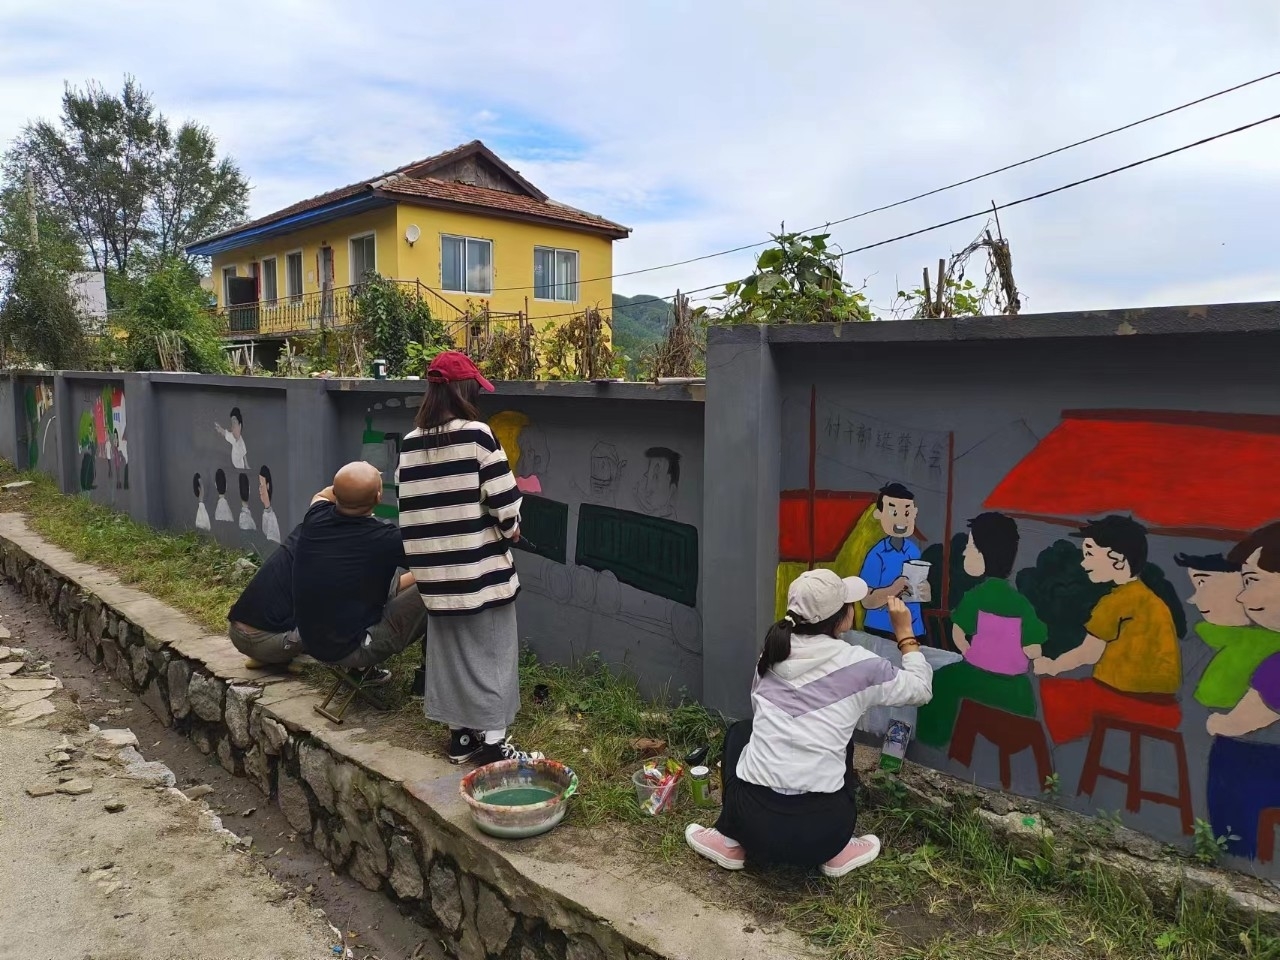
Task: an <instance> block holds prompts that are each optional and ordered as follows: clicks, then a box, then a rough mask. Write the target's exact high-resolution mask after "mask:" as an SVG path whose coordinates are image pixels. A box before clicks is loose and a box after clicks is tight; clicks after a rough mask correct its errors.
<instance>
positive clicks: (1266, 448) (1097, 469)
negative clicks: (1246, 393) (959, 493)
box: [985, 410, 1280, 539]
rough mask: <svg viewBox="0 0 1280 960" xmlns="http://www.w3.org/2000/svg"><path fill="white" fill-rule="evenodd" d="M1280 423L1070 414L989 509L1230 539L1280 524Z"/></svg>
mask: <svg viewBox="0 0 1280 960" xmlns="http://www.w3.org/2000/svg"><path fill="white" fill-rule="evenodd" d="M1278 482H1280V417H1271V416H1263V415H1251V414H1240V415H1236V414H1206V413H1190V412H1184V411H1174V410H1090V411H1067V412H1065V413H1063V415H1062V423H1061V424H1059V425H1058V426H1057V427H1056V428H1055V429H1054V430H1053V431H1052V432H1051V433H1049V435H1048V436H1046V437H1045V438H1044V439H1043V440H1041V441H1040V443H1039V444H1037V446H1036V448H1035V449H1034V450H1032V451H1031V453H1029V454H1028V455H1027V456H1026V457H1024V458H1023V459H1022V460H1021V462H1019V463H1018V465H1017V466H1016V467H1014V468H1013V469H1012V470H1011V471H1010V472H1009V473H1008V474H1007V475H1006V476H1005V478H1004V480H1002V481H1001V482H1000V484H999V485H998V486H997V487H996V488H995V490H994V491H992V493H991V495H990V496H989V497H988V498H987V500H986V504H985V505H986V507H987V508H988V509H991V510H1000V511H1003V512H1005V513H1010V514H1014V515H1017V516H1022V517H1028V518H1035V519H1044V520H1084V519H1088V518H1093V517H1097V516H1101V515H1105V514H1108V513H1124V514H1131V515H1132V516H1134V517H1135V518H1137V519H1139V520H1141V521H1142V522H1144V523H1146V524H1147V525H1148V526H1149V527H1150V528H1151V530H1152V532H1153V533H1161V534H1182V535H1187V536H1205V537H1212V538H1215V539H1234V538H1238V537H1241V536H1243V535H1244V534H1245V533H1247V532H1249V531H1250V530H1254V529H1256V528H1257V527H1260V526H1262V525H1263V524H1266V523H1269V522H1271V521H1273V520H1276V519H1280V497H1277V494H1276V488H1277V483H1278Z"/></svg>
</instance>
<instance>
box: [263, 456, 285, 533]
mask: <svg viewBox="0 0 1280 960" xmlns="http://www.w3.org/2000/svg"><path fill="white" fill-rule="evenodd" d="M273 493H274V487H273V486H272V484H271V468H270V467H268V466H267V465H266V464H265V463H264V464H263V465H262V466H261V467H260V468H259V470H258V499H259V500H260V501H261V502H262V535H263V536H264V537H266V538H267V539H268V540H270V541H271V542H272V543H279V542H280V521H279V520H278V519H277V518H276V512H275V510H273V509H272V508H271V497H272V494H273Z"/></svg>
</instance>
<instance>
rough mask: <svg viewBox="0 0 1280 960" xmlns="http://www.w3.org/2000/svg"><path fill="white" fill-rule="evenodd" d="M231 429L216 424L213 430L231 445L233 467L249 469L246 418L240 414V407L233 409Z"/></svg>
mask: <svg viewBox="0 0 1280 960" xmlns="http://www.w3.org/2000/svg"><path fill="white" fill-rule="evenodd" d="M230 422H231V428H230V429H229V430H228V429H226V428H224V427H223V426H222V424H220V423H215V424H214V425H213V429H214V430H216V431H217V432H218V434H219V436H221V437H222V439H223V440H225V441H227V443H229V444H231V465H232V466H233V467H235V468H236V469H237V470H248V469H249V451H248V450H247V449H246V448H245V445H244V417H243V416H242V415H241V413H240V408H239V407H232V408H231V421H230Z"/></svg>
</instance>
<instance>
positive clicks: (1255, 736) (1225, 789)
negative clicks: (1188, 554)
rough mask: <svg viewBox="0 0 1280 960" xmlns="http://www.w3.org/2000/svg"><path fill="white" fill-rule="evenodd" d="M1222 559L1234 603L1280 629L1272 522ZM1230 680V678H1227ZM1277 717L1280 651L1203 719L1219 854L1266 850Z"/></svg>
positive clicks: (1279, 786) (1279, 570) (1276, 783)
mask: <svg viewBox="0 0 1280 960" xmlns="http://www.w3.org/2000/svg"><path fill="white" fill-rule="evenodd" d="M1227 559H1228V561H1230V562H1231V563H1239V564H1240V570H1241V590H1240V593H1239V595H1238V597H1237V600H1238V602H1239V604H1240V609H1241V610H1242V611H1243V612H1244V614H1245V616H1247V617H1248V618H1249V620H1250V621H1251V622H1252V623H1254V624H1256V625H1257V626H1258V627H1260V628H1262V629H1263V630H1264V631H1266V632H1267V633H1269V634H1276V633H1280V523H1272V524H1269V525H1268V526H1265V527H1263V528H1261V529H1260V530H1257V531H1255V532H1254V533H1253V534H1251V535H1250V536H1249V537H1247V538H1245V539H1244V540H1243V541H1242V542H1241V543H1239V544H1238V545H1237V546H1236V547H1235V549H1233V550H1232V551H1231V553H1230V554H1229V555H1228V558H1227ZM1216 659H1217V658H1215V662H1216ZM1211 666H1212V665H1211ZM1207 672H1208V671H1206V673H1207ZM1236 680H1237V677H1236V676H1233V677H1232V683H1233V684H1234V683H1235V681H1236ZM1236 688H1237V689H1238V685H1236ZM1278 721H1280V653H1271V654H1270V655H1269V656H1266V657H1264V658H1262V659H1261V660H1260V662H1259V663H1258V665H1257V667H1256V669H1254V670H1253V671H1252V672H1251V673H1250V674H1249V675H1248V679H1247V681H1246V682H1245V684H1244V689H1243V690H1242V691H1241V693H1240V698H1239V700H1238V702H1236V703H1235V704H1233V705H1232V706H1231V708H1230V710H1229V711H1228V712H1226V713H1215V714H1212V715H1211V716H1210V717H1209V719H1208V721H1207V722H1206V724H1205V728H1206V729H1207V730H1208V732H1209V734H1210V735H1211V736H1212V737H1213V738H1214V739H1213V746H1212V747H1211V748H1210V749H1209V775H1208V784H1207V796H1208V802H1209V822H1210V823H1211V824H1212V826H1213V833H1214V836H1226V837H1229V838H1230V839H1229V840H1228V841H1227V852H1228V853H1231V854H1234V855H1236V856H1240V857H1246V858H1248V859H1254V858H1255V857H1258V856H1259V852H1260V851H1265V854H1269V853H1271V852H1272V851H1273V850H1274V844H1275V830H1276V828H1277V826H1280V725H1278V723H1277V722H1278ZM1265 854H1264V857H1265ZM1265 858H1267V859H1269V857H1265Z"/></svg>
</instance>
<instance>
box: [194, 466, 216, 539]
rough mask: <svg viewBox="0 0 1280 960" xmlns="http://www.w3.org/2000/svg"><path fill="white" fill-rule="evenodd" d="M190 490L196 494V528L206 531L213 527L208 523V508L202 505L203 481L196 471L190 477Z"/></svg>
mask: <svg viewBox="0 0 1280 960" xmlns="http://www.w3.org/2000/svg"><path fill="white" fill-rule="evenodd" d="M191 492H192V493H194V494H195V496H196V519H195V525H196V529H197V530H203V531H205V532H206V533H208V532H209V531H210V530H212V529H213V527H212V526H211V525H210V523H209V510H208V508H207V507H206V506H205V505H204V481H203V480H202V479H201V477H200V474H198V473H197V474H196V475H195V476H194V477H192V478H191Z"/></svg>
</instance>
